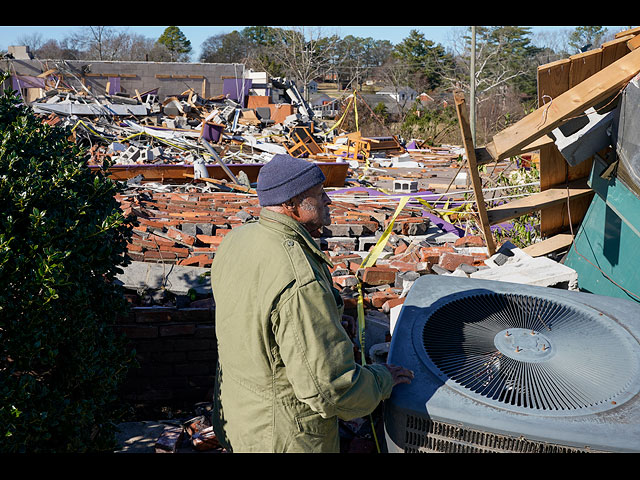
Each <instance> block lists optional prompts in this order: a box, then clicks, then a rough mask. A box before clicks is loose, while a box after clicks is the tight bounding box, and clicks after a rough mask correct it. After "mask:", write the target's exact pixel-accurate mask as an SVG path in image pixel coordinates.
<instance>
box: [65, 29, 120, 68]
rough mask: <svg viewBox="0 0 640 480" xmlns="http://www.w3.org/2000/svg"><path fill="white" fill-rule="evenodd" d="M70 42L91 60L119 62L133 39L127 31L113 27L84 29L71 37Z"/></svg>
mask: <svg viewBox="0 0 640 480" xmlns="http://www.w3.org/2000/svg"><path fill="white" fill-rule="evenodd" d="M69 38H70V41H71V42H72V43H73V44H75V45H77V47H78V49H79V50H81V51H83V52H85V55H86V58H87V59H91V60H118V59H120V54H121V52H122V51H127V46H128V44H129V41H130V39H131V37H130V35H129V34H128V33H127V32H126V31H117V30H115V29H113V28H111V27H83V28H82V29H81V30H80V31H79V32H74V33H72V34H71V35H70V37H69Z"/></svg>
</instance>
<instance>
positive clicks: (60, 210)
mask: <svg viewBox="0 0 640 480" xmlns="http://www.w3.org/2000/svg"><path fill="white" fill-rule="evenodd" d="M3 80H4V79H3V78H0V83H2V81H3ZM86 160H87V158H86V151H85V149H83V148H81V147H79V146H78V145H76V144H75V143H74V142H73V141H72V140H71V139H70V131H69V130H68V129H62V128H57V127H50V126H49V125H46V124H44V123H42V122H41V121H40V120H39V119H38V118H37V117H36V116H35V115H34V114H33V112H32V110H31V109H30V108H29V107H26V106H24V105H22V104H21V102H20V99H19V98H18V97H17V96H16V95H15V93H14V92H12V91H10V90H6V91H5V92H4V96H2V95H0V212H1V216H0V280H1V281H2V285H1V288H0V438H1V440H0V451H1V452H5V453H6V452H9V453H12V452H27V453H37V452H103V451H109V450H112V449H113V447H114V446H115V431H116V423H117V422H118V421H119V420H120V419H121V416H122V415H123V414H124V411H123V408H122V405H121V403H120V402H119V400H118V389H119V387H120V385H121V384H122V382H123V380H124V378H125V376H126V373H127V370H128V368H129V366H130V365H132V362H133V361H134V352H131V351H129V350H128V349H127V346H126V343H125V339H124V338H123V336H121V335H116V334H115V333H114V329H113V323H114V321H115V318H116V316H117V315H119V314H124V313H126V309H127V303H126V301H125V299H124V296H123V292H122V290H121V287H119V286H118V285H117V284H116V282H114V278H115V275H116V274H117V273H119V272H121V271H122V270H121V269H120V268H119V267H120V266H125V265H126V264H127V263H128V262H130V260H129V259H128V257H127V256H126V243H127V241H128V240H129V239H130V237H131V225H132V218H125V217H124V216H123V213H122V211H121V210H120V206H119V203H118V202H117V200H116V199H115V197H114V196H115V194H116V193H118V192H120V191H121V186H120V185H121V184H119V183H116V182H114V181H112V180H110V179H109V178H107V176H106V175H105V173H104V172H103V171H100V172H98V173H97V174H96V173H93V172H91V171H90V170H89V168H88V167H87V166H86V165H87V163H86Z"/></svg>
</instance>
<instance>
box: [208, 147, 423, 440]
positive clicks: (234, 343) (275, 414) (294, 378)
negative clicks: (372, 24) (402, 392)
mask: <svg viewBox="0 0 640 480" xmlns="http://www.w3.org/2000/svg"><path fill="white" fill-rule="evenodd" d="M324 180H325V177H324V175H323V173H322V170H321V169H320V168H319V167H318V166H317V165H315V164H313V163H311V162H308V161H306V160H304V159H299V158H295V157H292V156H289V155H275V156H274V157H273V158H272V160H271V161H270V162H269V163H267V164H266V165H265V166H264V167H262V169H261V170H260V174H259V176H258V185H257V193H258V198H259V201H260V205H261V206H262V207H263V208H262V211H261V213H260V218H259V220H258V221H257V222H250V223H247V224H246V225H243V226H241V227H237V228H234V229H233V230H232V231H231V232H230V233H229V234H228V235H227V236H226V237H225V240H224V241H223V242H222V244H221V245H220V247H219V248H218V250H217V252H216V256H215V258H214V261H213V265H212V267H211V284H212V289H213V295H214V299H215V305H216V314H215V317H216V336H217V340H218V369H217V370H218V371H217V375H216V384H215V394H214V409H213V415H212V420H213V426H214V431H215V432H216V435H217V437H218V439H219V440H220V441H221V443H222V445H223V446H225V448H227V449H228V450H230V451H233V452H339V451H340V439H339V435H338V419H343V420H349V419H353V418H359V417H363V416H365V415H368V414H369V413H371V412H372V411H373V410H374V409H375V408H376V407H377V406H378V404H379V403H380V401H381V400H384V399H386V398H388V397H389V396H390V394H391V390H392V388H393V386H394V385H397V384H398V383H409V382H410V381H411V378H412V377H413V373H412V372H410V371H408V370H405V369H404V368H401V367H397V366H392V365H381V364H374V365H367V366H361V365H359V364H357V363H356V362H355V360H354V355H353V344H352V342H351V340H350V339H349V336H348V334H347V333H346V331H345V330H344V328H343V326H342V323H341V321H342V311H343V309H344V304H343V302H342V299H341V297H340V295H339V293H338V291H337V290H336V289H335V288H334V287H333V284H332V281H331V275H330V273H329V270H328V267H329V266H331V262H330V261H329V259H328V258H327V257H326V256H325V255H324V253H323V252H322V251H321V250H320V249H319V248H318V246H317V244H316V242H315V241H314V239H313V236H312V235H317V234H318V232H319V231H320V230H321V229H322V227H323V226H324V225H328V224H330V222H331V219H330V210H329V204H330V203H331V200H330V199H329V197H328V195H327V194H326V192H325V191H324V188H323V182H324Z"/></svg>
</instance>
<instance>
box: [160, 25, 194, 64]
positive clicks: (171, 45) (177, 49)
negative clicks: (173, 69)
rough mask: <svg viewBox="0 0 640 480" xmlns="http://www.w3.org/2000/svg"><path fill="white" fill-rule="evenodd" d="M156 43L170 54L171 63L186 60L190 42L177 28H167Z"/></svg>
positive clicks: (189, 50) (189, 51)
mask: <svg viewBox="0 0 640 480" xmlns="http://www.w3.org/2000/svg"><path fill="white" fill-rule="evenodd" d="M158 43H160V44H162V45H164V46H165V47H167V49H168V50H169V52H171V61H172V62H177V61H184V60H187V59H188V57H189V54H190V53H191V42H190V41H189V40H187V37H186V36H185V35H184V33H182V31H181V30H180V29H179V28H178V27H167V28H166V29H165V31H164V32H163V33H162V35H160V38H158Z"/></svg>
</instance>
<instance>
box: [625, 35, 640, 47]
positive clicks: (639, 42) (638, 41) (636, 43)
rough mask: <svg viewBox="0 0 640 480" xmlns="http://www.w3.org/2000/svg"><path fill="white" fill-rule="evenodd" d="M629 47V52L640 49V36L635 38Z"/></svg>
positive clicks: (628, 43)
mask: <svg viewBox="0 0 640 480" xmlns="http://www.w3.org/2000/svg"><path fill="white" fill-rule="evenodd" d="M627 47H628V48H629V50H635V49H637V48H638V47H640V35H638V36H636V37H633V38H632V39H630V40H629V41H628V42H627Z"/></svg>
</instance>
